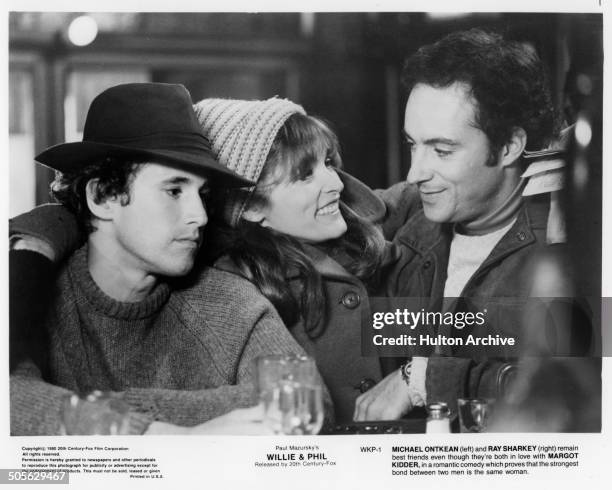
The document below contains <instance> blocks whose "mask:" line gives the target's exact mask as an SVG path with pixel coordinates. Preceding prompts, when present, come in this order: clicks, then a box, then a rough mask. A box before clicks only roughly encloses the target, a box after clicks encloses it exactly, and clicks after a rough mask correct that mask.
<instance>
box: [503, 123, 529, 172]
mask: <svg viewBox="0 0 612 490" xmlns="http://www.w3.org/2000/svg"><path fill="white" fill-rule="evenodd" d="M526 144H527V133H526V132H525V130H524V129H523V128H514V130H513V131H512V136H511V137H510V139H509V140H508V142H507V143H506V144H505V145H504V146H503V147H502V149H501V164H502V167H507V166H508V165H512V164H513V163H514V162H516V161H517V160H518V159H519V158H521V155H522V154H523V151H524V150H525V145H526Z"/></svg>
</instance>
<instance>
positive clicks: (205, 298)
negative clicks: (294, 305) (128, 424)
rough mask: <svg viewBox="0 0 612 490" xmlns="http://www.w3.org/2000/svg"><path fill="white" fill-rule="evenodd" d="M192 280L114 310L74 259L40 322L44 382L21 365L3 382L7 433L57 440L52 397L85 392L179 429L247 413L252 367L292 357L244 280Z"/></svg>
mask: <svg viewBox="0 0 612 490" xmlns="http://www.w3.org/2000/svg"><path fill="white" fill-rule="evenodd" d="M192 279H193V282H192V283H190V284H189V285H188V286H189V287H184V288H173V289H172V290H171V289H170V287H169V286H168V285H167V284H164V283H162V284H159V285H158V286H157V287H156V288H155V289H154V290H153V291H152V293H151V294H150V295H149V296H148V297H147V298H146V299H145V300H144V301H141V302H138V303H122V302H118V301H115V300H114V299H112V298H110V297H109V296H107V295H106V294H104V293H103V292H102V291H101V290H100V289H99V288H98V286H97V285H96V284H95V282H94V281H93V279H92V278H91V275H90V274H89V270H88V268H87V248H86V247H83V248H81V249H79V250H78V251H77V252H75V253H74V254H73V256H72V257H71V258H70V260H69V261H68V263H67V265H66V266H65V267H64V269H63V270H62V272H61V273H60V275H59V278H58V280H57V281H56V287H55V290H54V291H53V299H52V302H51V303H52V307H51V311H50V313H49V315H48V317H47V322H46V328H47V332H48V335H49V343H50V344H49V373H48V375H46V376H45V378H47V379H45V380H43V379H42V376H41V373H40V370H39V369H38V368H37V367H36V365H35V364H34V363H31V362H28V361H27V360H25V361H22V362H21V364H20V365H19V366H18V367H17V369H15V370H14V371H13V373H12V375H11V432H12V433H13V434H14V435H28V434H32V435H34V434H57V433H58V431H59V419H60V405H61V400H62V397H63V396H64V395H66V394H67V393H70V392H77V393H87V392H89V391H91V390H94V389H98V390H106V391H112V392H120V396H121V398H122V399H124V400H125V401H126V402H128V403H129V404H130V405H131V407H132V408H133V410H134V411H136V412H140V413H142V414H144V416H145V417H148V418H152V419H155V420H161V421H166V422H172V423H175V424H180V425H189V426H191V425H196V424H199V423H202V422H204V421H206V420H209V419H210V418H213V417H216V416H218V415H221V414H223V413H225V412H227V411H229V410H231V409H233V408H237V407H244V406H249V405H252V404H254V402H255V400H254V385H253V381H254V374H255V372H254V363H253V361H254V359H255V358H256V357H257V356H259V355H262V354H270V353H302V350H301V348H300V347H299V346H298V345H297V344H296V342H295V341H294V340H293V338H292V337H291V335H290V334H289V333H288V332H287V329H286V328H285V327H284V326H283V324H282V322H281V320H280V318H279V317H278V315H277V313H276V311H275V310H274V308H273V307H272V306H271V305H270V303H268V302H267V301H266V300H265V299H263V298H262V296H261V294H259V293H258V292H257V290H256V289H255V287H254V286H253V285H252V284H251V283H249V282H248V281H246V280H243V279H241V278H240V277H238V276H236V275H234V274H231V273H228V272H224V271H220V270H217V269H214V268H201V270H200V271H199V272H198V275H197V277H194V278H192ZM136 422H137V420H136ZM134 425H136V426H138V424H137V423H136V424H134Z"/></svg>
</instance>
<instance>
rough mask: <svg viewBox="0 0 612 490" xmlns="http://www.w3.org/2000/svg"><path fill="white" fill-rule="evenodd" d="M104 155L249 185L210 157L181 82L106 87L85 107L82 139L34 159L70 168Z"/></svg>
mask: <svg viewBox="0 0 612 490" xmlns="http://www.w3.org/2000/svg"><path fill="white" fill-rule="evenodd" d="M107 156H114V157H126V158H138V159H144V160H145V161H146V160H147V159H151V161H153V162H159V163H165V164H168V165H170V166H173V167H177V168H181V169H183V170H187V171H189V172H194V173H202V172H204V173H206V174H211V175H213V176H214V178H216V179H217V180H220V184H221V185H226V186H231V187H241V186H251V185H253V182H251V181H249V180H247V179H244V178H243V177H240V176H239V175H237V174H235V173H234V172H232V171H231V170H229V169H228V168H227V167H225V166H224V165H221V164H219V163H218V162H217V161H216V160H215V158H214V157H213V155H212V151H211V148H210V143H209V141H208V139H207V138H206V137H205V136H204V135H203V134H202V129H201V128H200V125H199V123H198V120H197V119H196V116H195V113H194V111H193V102H192V100H191V96H190V95H189V92H188V91H187V89H186V88H185V87H183V86H182V85H173V84H166V83H128V84H124V85H117V86H115V87H112V88H109V89H107V90H105V91H104V92H102V93H101V94H99V95H98V96H97V97H96V98H95V99H94V100H93V102H92V103H91V105H90V106H89V111H88V112H87V119H86V120H85V128H84V130H83V141H79V142H75V143H63V144H60V145H55V146H52V147H50V148H47V149H46V150H45V151H43V152H42V153H41V154H40V155H38V156H37V157H36V161H38V162H40V163H42V164H43V165H46V166H48V167H51V168H53V169H55V170H59V171H60V172H74V171H75V170H78V169H79V168H81V167H82V166H83V165H86V164H89V163H93V162H95V161H96V160H99V159H101V158H104V157H107Z"/></svg>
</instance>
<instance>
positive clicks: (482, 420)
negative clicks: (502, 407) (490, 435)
mask: <svg viewBox="0 0 612 490" xmlns="http://www.w3.org/2000/svg"><path fill="white" fill-rule="evenodd" d="M457 406H458V409H459V424H460V429H461V432H484V431H486V430H487V426H488V424H489V422H490V421H491V413H492V412H493V400H485V399H483V398H459V399H458V400H457Z"/></svg>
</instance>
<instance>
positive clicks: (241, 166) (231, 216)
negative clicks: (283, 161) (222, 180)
mask: <svg viewBox="0 0 612 490" xmlns="http://www.w3.org/2000/svg"><path fill="white" fill-rule="evenodd" d="M194 109H195V112H196V115H197V117H198V121H199V122H200V125H201V126H202V132H203V133H204V135H205V136H206V137H207V138H208V139H209V140H210V143H211V146H212V151H213V154H214V155H215V157H216V158H217V160H218V161H219V163H221V164H222V165H225V166H226V167H228V168H229V169H230V170H233V171H234V172H236V173H237V174H238V175H240V176H242V177H245V178H247V179H249V180H252V181H253V182H257V180H258V179H259V176H260V175H261V172H262V170H263V167H264V164H265V163H266V159H267V158H268V153H269V152H270V148H271V146H272V142H273V141H274V138H275V137H276V134H277V133H278V131H279V130H280V128H281V127H282V125H283V124H284V123H285V121H286V120H287V118H289V116H291V115H293V114H296V113H299V114H306V112H305V111H304V109H303V108H302V106H299V105H297V104H294V103H293V102H291V101H289V100H286V99H278V98H272V99H268V100H253V101H250V100H233V99H204V100H202V101H200V102H198V103H197V104H195V106H194ZM253 189H254V187H251V188H248V189H231V190H228V194H227V199H226V200H225V205H224V212H223V215H224V219H225V220H226V222H227V223H228V224H229V225H230V226H236V225H237V224H238V221H239V220H240V217H241V216H242V213H243V212H244V209H245V207H246V204H247V202H248V200H249V198H250V196H251V193H252V192H253Z"/></svg>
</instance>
